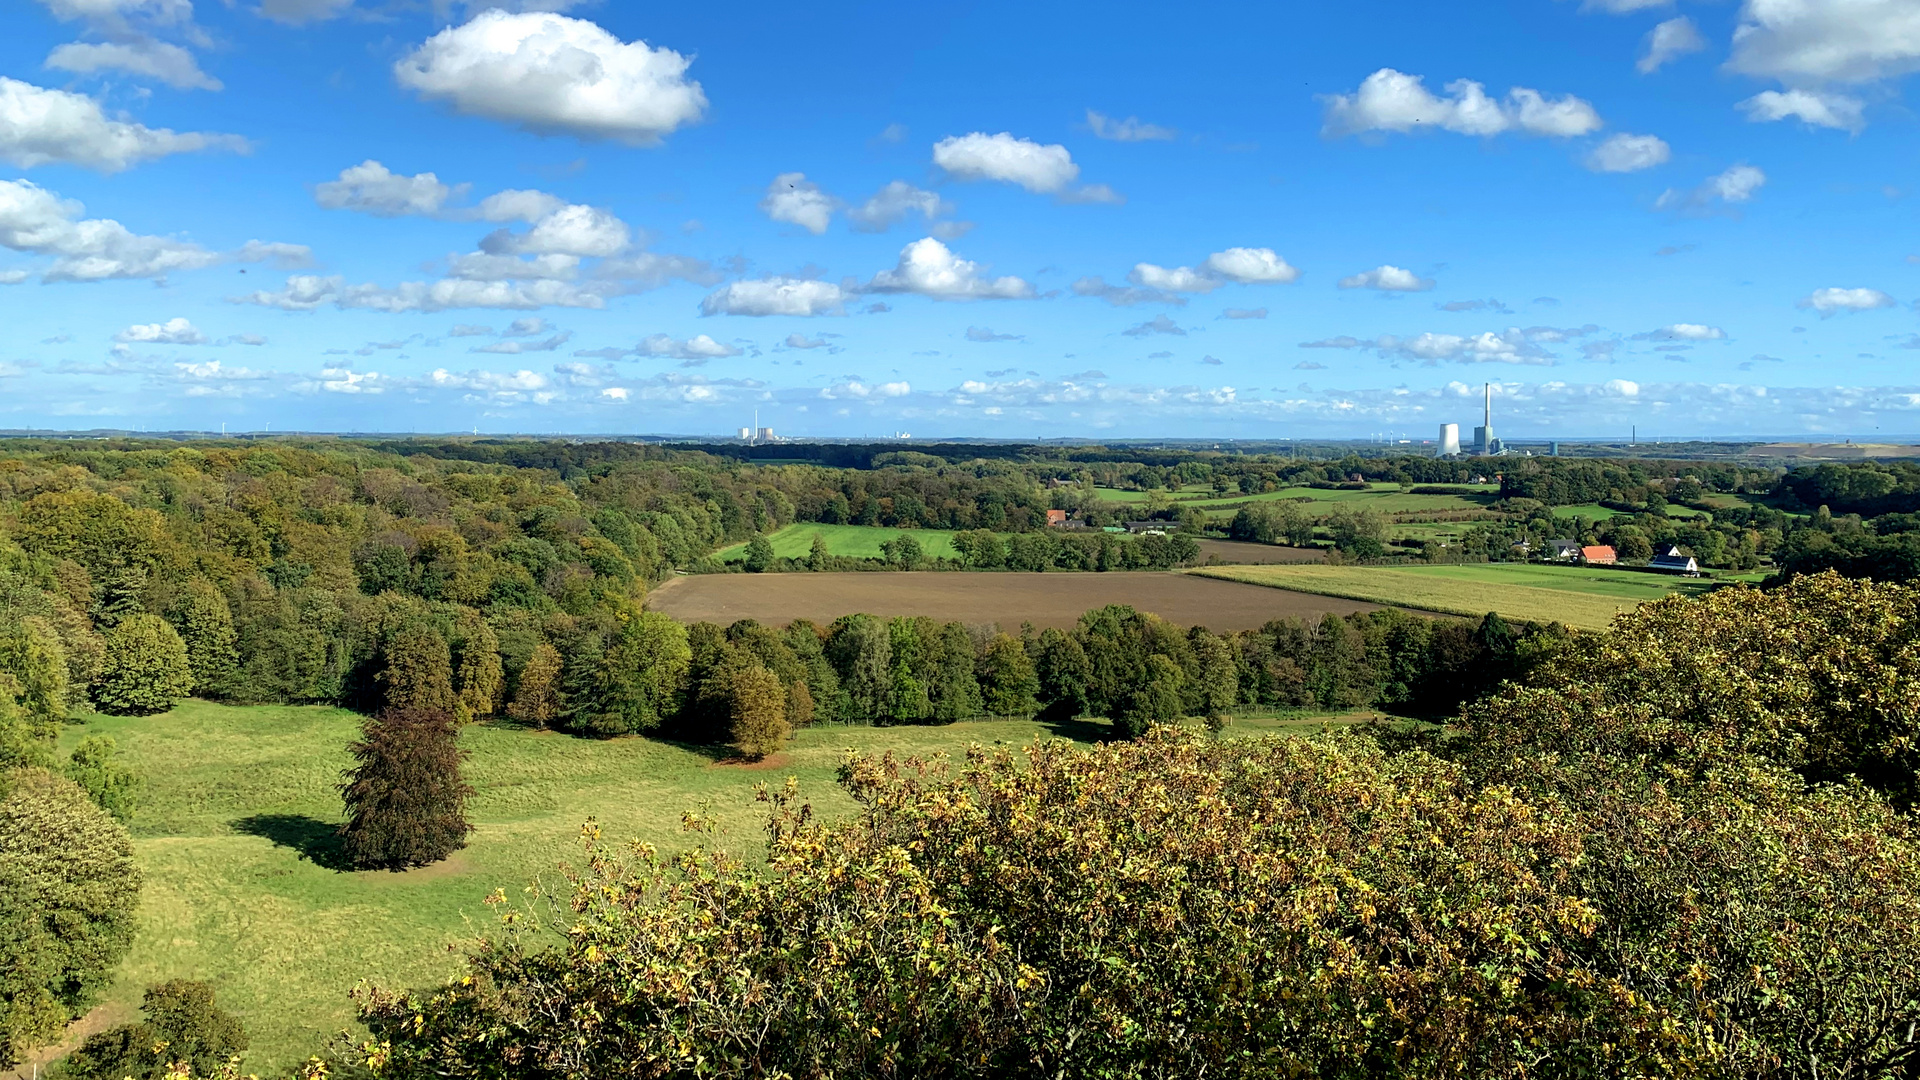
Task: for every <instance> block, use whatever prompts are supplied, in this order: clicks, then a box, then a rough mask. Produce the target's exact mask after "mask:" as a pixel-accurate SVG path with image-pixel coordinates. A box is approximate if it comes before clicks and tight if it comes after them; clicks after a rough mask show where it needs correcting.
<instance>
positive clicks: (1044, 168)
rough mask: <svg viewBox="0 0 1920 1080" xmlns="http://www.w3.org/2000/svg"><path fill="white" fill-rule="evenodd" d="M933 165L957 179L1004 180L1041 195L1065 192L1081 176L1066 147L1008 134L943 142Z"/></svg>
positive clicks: (956, 137) (977, 134) (935, 150)
mask: <svg viewBox="0 0 1920 1080" xmlns="http://www.w3.org/2000/svg"><path fill="white" fill-rule="evenodd" d="M933 163H934V164H935V165H938V166H940V167H941V168H942V169H945V170H946V171H947V172H948V173H949V174H950V175H952V176H953V177H955V178H956V179H960V180H1002V181H1005V182H1007V183H1009V184H1019V185H1020V186H1021V187H1023V188H1026V189H1027V190H1028V191H1032V192H1037V193H1040V194H1052V193H1054V192H1058V191H1062V190H1064V189H1065V188H1066V187H1067V185H1069V184H1071V183H1073V182H1074V180H1076V179H1078V178H1079V176H1080V166H1078V165H1075V164H1074V163H1073V155H1072V154H1069V153H1068V152H1067V148H1066V147H1064V146H1061V145H1059V144H1057V143H1056V144H1053V145H1050V146H1042V145H1041V144H1039V143H1037V142H1033V141H1032V140H1030V139H1017V138H1015V137H1014V136H1013V135H1012V134H1011V133H1009V132H1005V131H1003V132H1001V133H999V134H998V135H988V134H986V133H985V132H979V131H976V132H974V133H972V134H971V135H952V136H948V137H947V138H944V139H941V140H940V141H939V142H937V143H935V144H934V145H933Z"/></svg>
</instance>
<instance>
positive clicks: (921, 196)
mask: <svg viewBox="0 0 1920 1080" xmlns="http://www.w3.org/2000/svg"><path fill="white" fill-rule="evenodd" d="M952 212H953V207H952V205H951V204H949V203H948V202H947V201H946V200H945V199H942V198H941V197H940V196H939V195H936V194H935V193H933V192H931V191H928V190H926V189H924V188H919V187H915V186H914V185H912V184H909V183H907V182H906V181H905V180H895V181H892V182H891V183H889V184H887V186H885V187H883V188H881V189H880V190H879V191H876V192H874V193H873V196H872V197H871V198H869V199H868V200H867V201H866V202H863V203H861V204H860V205H859V206H855V207H852V208H850V209H849V210H848V211H847V219H848V220H849V221H852V222H853V227H854V228H855V229H858V230H860V231H861V232H885V231H887V230H888V229H890V228H892V227H893V226H894V225H896V224H898V223H899V222H900V221H901V220H903V219H904V218H906V217H907V216H908V215H909V214H915V213H918V214H919V215H920V216H921V217H923V218H925V219H926V220H928V221H932V220H933V219H934V218H936V217H939V216H940V215H942V214H948V213H952Z"/></svg>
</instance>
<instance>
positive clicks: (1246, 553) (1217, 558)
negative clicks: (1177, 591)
mask: <svg viewBox="0 0 1920 1080" xmlns="http://www.w3.org/2000/svg"><path fill="white" fill-rule="evenodd" d="M1199 544H1200V562H1199V563H1198V564H1197V565H1200V566H1208V565H1216V564H1227V563H1239V564H1242V565H1245V564H1253V563H1259V564H1265V563H1317V562H1326V561H1327V553H1326V552H1324V551H1321V550H1320V549H1319V548H1297V547H1281V546H1278V545H1275V544H1249V543H1246V542H1244V541H1240V540H1201V541H1199Z"/></svg>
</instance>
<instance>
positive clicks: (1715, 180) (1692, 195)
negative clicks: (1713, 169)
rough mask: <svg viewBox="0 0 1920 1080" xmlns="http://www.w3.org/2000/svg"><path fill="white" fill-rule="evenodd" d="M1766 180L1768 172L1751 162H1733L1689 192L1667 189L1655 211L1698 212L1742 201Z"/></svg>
mask: <svg viewBox="0 0 1920 1080" xmlns="http://www.w3.org/2000/svg"><path fill="white" fill-rule="evenodd" d="M1766 182H1767V174H1766V173H1765V172H1763V171H1761V170H1760V169H1759V168H1757V167H1756V166H1753V165H1735V166H1733V167H1732V168H1729V169H1728V170H1727V171H1725V172H1723V173H1720V174H1719V175H1717V176H1709V177H1708V178H1707V180H1706V182H1705V183H1703V184H1701V185H1700V186H1699V187H1697V188H1694V189H1693V190H1692V191H1677V190H1675V189H1673V188H1668V189H1667V190H1666V191H1665V192H1664V193H1662V194H1661V196H1660V198H1659V199H1658V200H1657V201H1656V202H1655V203H1654V204H1653V205H1654V209H1656V210H1681V211H1701V210H1705V209H1706V208H1708V207H1710V206H1711V205H1713V204H1714V203H1715V202H1721V203H1743V202H1747V201H1749V200H1750V199H1752V198H1753V196H1754V193H1755V192H1758V191H1759V190H1760V188H1761V187H1763V186H1764V185H1765V184H1766Z"/></svg>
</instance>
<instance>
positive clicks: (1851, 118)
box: [1737, 90, 1867, 131]
mask: <svg viewBox="0 0 1920 1080" xmlns="http://www.w3.org/2000/svg"><path fill="white" fill-rule="evenodd" d="M1737 107H1738V108H1739V110H1740V111H1741V112H1743V113H1746V114H1747V119H1748V120H1751V121H1753V122H1754V123H1756V124H1764V123H1769V122H1771V121H1774V120H1787V119H1798V120H1800V121H1801V122H1802V123H1807V124H1812V125H1813V126H1814V127H1825V128H1835V129H1838V130H1840V131H1859V130H1860V129H1861V128H1863V127H1865V126H1866V125H1867V118H1866V108H1867V106H1866V103H1865V102H1863V101H1861V100H1860V99H1859V98H1856V97H1853V96H1851V95H1848V94H1842V93H1837V92H1835V91H1831V90H1784V91H1783V90H1762V91H1761V92H1760V93H1758V94H1755V95H1753V96H1752V97H1750V98H1748V99H1746V100H1745V101H1742V102H1741V103H1740V104H1739V105H1738V106H1737Z"/></svg>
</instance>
